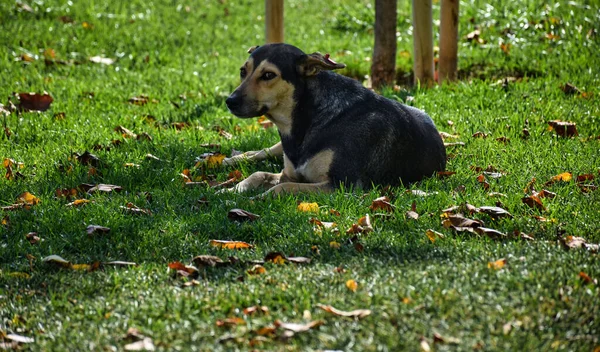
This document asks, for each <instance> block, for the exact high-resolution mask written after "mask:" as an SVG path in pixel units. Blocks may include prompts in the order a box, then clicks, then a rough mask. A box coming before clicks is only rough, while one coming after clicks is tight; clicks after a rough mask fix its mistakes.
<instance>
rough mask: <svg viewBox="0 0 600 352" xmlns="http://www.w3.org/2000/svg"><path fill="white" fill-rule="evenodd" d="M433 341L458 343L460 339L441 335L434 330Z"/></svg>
mask: <svg viewBox="0 0 600 352" xmlns="http://www.w3.org/2000/svg"><path fill="white" fill-rule="evenodd" d="M433 342H435V343H446V344H452V345H458V344H460V342H461V340H460V339H459V338H456V337H451V336H442V335H440V334H439V333H437V332H435V333H433Z"/></svg>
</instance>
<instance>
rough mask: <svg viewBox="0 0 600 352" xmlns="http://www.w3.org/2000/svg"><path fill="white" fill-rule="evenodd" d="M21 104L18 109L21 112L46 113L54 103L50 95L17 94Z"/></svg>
mask: <svg viewBox="0 0 600 352" xmlns="http://www.w3.org/2000/svg"><path fill="white" fill-rule="evenodd" d="M17 95H18V97H19V104H18V105H17V108H18V109H19V110H21V111H46V110H48V109H49V108H50V104H52V102H53V101H54V99H52V97H51V96H50V94H48V93H44V94H38V93H17Z"/></svg>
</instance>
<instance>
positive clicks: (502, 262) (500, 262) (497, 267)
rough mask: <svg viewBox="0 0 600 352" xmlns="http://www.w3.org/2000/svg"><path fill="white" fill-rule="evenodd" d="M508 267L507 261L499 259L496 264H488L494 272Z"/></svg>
mask: <svg viewBox="0 0 600 352" xmlns="http://www.w3.org/2000/svg"><path fill="white" fill-rule="evenodd" d="M505 265H506V259H504V258H502V259H498V260H496V261H495V262H488V268H490V269H494V270H500V269H502V268H503V267H504V266H505Z"/></svg>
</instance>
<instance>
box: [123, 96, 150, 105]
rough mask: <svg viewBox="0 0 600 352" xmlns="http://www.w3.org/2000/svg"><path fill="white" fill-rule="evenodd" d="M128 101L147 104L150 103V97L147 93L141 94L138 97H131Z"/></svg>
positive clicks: (135, 103)
mask: <svg viewBox="0 0 600 352" xmlns="http://www.w3.org/2000/svg"><path fill="white" fill-rule="evenodd" d="M128 101H129V103H130V104H134V105H146V104H148V101H149V99H148V96H147V95H140V96H138V97H131V98H129V100H128Z"/></svg>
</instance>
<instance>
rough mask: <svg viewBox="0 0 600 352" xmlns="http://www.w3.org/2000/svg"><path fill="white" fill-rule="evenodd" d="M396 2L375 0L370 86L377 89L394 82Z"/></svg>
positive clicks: (394, 0) (391, 84)
mask: <svg viewBox="0 0 600 352" xmlns="http://www.w3.org/2000/svg"><path fill="white" fill-rule="evenodd" d="M397 4H398V2H397V1H396V0H393V1H391V0H375V46H374V48H373V61H372V63H371V85H372V87H373V88H374V89H379V88H381V87H383V86H385V85H389V86H393V85H394V82H395V80H396V8H397Z"/></svg>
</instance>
